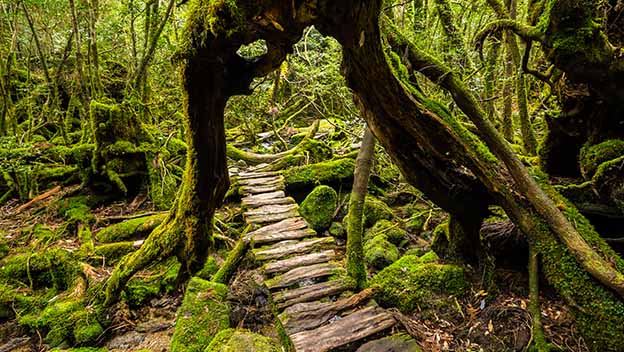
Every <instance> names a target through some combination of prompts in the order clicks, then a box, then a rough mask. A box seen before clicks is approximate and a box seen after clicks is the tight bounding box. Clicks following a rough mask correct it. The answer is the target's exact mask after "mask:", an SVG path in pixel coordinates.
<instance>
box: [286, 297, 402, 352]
mask: <svg viewBox="0 0 624 352" xmlns="http://www.w3.org/2000/svg"><path fill="white" fill-rule="evenodd" d="M394 324H396V320H395V319H394V318H393V317H392V315H391V314H390V313H388V312H386V311H385V310H383V309H381V308H378V307H367V308H363V309H361V310H358V311H356V312H354V313H352V314H350V315H347V316H346V317H344V318H342V319H340V320H337V321H335V322H333V323H331V324H328V325H324V326H321V327H319V328H316V329H314V330H306V331H302V332H299V333H296V334H293V335H290V339H291V341H292V342H293V345H294V346H295V351H297V352H326V351H331V350H333V349H335V348H338V347H341V346H344V345H348V344H350V343H353V342H355V341H359V340H362V339H365V338H366V337H368V336H371V335H374V334H376V333H378V332H381V331H383V330H386V329H388V328H390V327H392V326H393V325H394Z"/></svg>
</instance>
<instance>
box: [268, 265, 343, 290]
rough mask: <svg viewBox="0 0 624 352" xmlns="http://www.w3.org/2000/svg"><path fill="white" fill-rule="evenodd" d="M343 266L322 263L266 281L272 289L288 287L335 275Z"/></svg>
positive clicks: (300, 268) (294, 270) (293, 270)
mask: <svg viewBox="0 0 624 352" xmlns="http://www.w3.org/2000/svg"><path fill="white" fill-rule="evenodd" d="M341 269H342V268H341V266H340V265H337V264H335V263H321V264H312V265H308V266H303V267H299V268H295V269H292V270H289V271H287V272H286V273H284V274H282V275H278V276H276V277H274V278H272V279H269V280H267V281H266V285H267V287H269V288H270V289H276V288H282V287H288V286H291V285H294V284H296V283H297V282H299V281H302V280H308V279H316V278H319V277H325V276H329V275H332V274H335V273H337V272H339V271H340V270H341Z"/></svg>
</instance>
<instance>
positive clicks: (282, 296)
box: [273, 279, 350, 309]
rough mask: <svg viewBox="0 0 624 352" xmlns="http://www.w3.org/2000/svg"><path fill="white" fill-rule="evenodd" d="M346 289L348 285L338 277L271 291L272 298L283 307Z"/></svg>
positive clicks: (278, 305) (332, 294)
mask: <svg viewBox="0 0 624 352" xmlns="http://www.w3.org/2000/svg"><path fill="white" fill-rule="evenodd" d="M348 289H350V287H349V286H348V285H347V283H346V282H345V281H344V280H342V279H338V280H332V281H326V282H321V283H318V284H314V285H310V286H304V287H299V288H296V289H292V290H284V291H280V292H275V293H273V300H274V301H275V303H277V307H278V308H279V309H283V308H286V307H289V306H291V305H293V304H297V303H302V302H310V301H314V300H318V299H321V298H325V297H329V296H334V295H337V294H339V293H341V292H344V291H346V290H348Z"/></svg>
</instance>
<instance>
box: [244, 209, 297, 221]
mask: <svg viewBox="0 0 624 352" xmlns="http://www.w3.org/2000/svg"><path fill="white" fill-rule="evenodd" d="M298 215H299V212H298V211H297V209H292V210H288V211H285V212H283V213H276V214H263V215H251V216H246V217H245V221H246V222H247V223H248V224H264V223H267V222H276V221H281V220H284V219H289V218H294V217H296V216H298Z"/></svg>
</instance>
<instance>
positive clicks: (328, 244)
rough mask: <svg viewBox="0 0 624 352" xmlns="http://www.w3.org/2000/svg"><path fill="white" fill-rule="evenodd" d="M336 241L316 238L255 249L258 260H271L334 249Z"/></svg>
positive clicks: (328, 238)
mask: <svg viewBox="0 0 624 352" xmlns="http://www.w3.org/2000/svg"><path fill="white" fill-rule="evenodd" d="M335 245H336V241H335V240H334V238H333V237H316V238H310V239H306V240H302V241H282V242H277V243H275V244H273V245H271V246H268V247H263V248H258V249H253V250H252V252H253V254H254V256H255V258H256V260H270V259H278V258H284V257H286V256H291V255H298V254H303V253H310V252H313V251H315V250H323V249H329V248H333V247H334V246H335Z"/></svg>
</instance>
